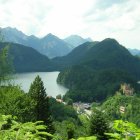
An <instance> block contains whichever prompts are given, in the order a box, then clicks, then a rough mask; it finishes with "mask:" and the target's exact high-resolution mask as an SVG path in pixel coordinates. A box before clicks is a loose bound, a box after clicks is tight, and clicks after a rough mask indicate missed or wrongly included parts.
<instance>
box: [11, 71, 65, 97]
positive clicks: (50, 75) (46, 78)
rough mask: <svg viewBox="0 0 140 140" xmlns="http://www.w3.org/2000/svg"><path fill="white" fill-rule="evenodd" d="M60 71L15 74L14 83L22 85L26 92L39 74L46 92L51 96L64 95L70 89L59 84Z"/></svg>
mask: <svg viewBox="0 0 140 140" xmlns="http://www.w3.org/2000/svg"><path fill="white" fill-rule="evenodd" d="M58 74H59V72H31V73H20V74H15V75H14V79H13V80H12V83H13V84H15V85H17V84H18V85H20V87H21V89H22V90H24V91H25V92H28V91H29V88H30V84H31V83H32V82H33V81H34V79H35V77H36V76H37V75H39V76H40V77H41V79H42V81H43V83H44V87H45V88H46V93H47V94H48V95H49V96H53V97H56V95H58V94H61V95H64V94H65V93H66V92H67V91H68V89H67V88H65V87H63V86H61V85H59V84H57V82H56V79H57V76H58Z"/></svg>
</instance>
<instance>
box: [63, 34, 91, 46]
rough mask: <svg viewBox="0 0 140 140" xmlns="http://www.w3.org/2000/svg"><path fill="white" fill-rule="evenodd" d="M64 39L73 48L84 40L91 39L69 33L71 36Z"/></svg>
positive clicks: (88, 40) (89, 40)
mask: <svg viewBox="0 0 140 140" xmlns="http://www.w3.org/2000/svg"><path fill="white" fill-rule="evenodd" d="M64 41H65V42H67V43H69V44H71V45H72V46H73V48H75V47H77V46H79V45H81V44H83V43H85V42H92V39H91V38H86V39H84V38H82V37H81V36H78V35H71V36H69V37H67V38H65V39H64Z"/></svg>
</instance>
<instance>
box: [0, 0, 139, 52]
mask: <svg viewBox="0 0 140 140" xmlns="http://www.w3.org/2000/svg"><path fill="white" fill-rule="evenodd" d="M8 26H10V27H14V28H17V29H18V30H21V31H22V32H24V33H25V34H27V35H36V36H38V37H43V36H45V35H46V34H48V33H52V34H54V35H56V36H58V37H59V38H62V39H63V38H65V37H67V36H69V35H75V34H76V35H80V36H82V37H83V38H87V37H90V38H92V40H93V41H96V40H98V41H101V40H103V39H105V38H115V39H116V40H118V41H119V42H120V44H122V45H123V46H125V47H127V48H137V49H140V0H0V27H2V28H4V27H8Z"/></svg>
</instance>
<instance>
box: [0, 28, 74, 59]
mask: <svg viewBox="0 0 140 140" xmlns="http://www.w3.org/2000/svg"><path fill="white" fill-rule="evenodd" d="M0 31H1V32H2V34H3V36H4V39H5V41H6V42H13V43H18V44H22V45H25V46H29V47H32V48H34V49H36V50H37V51H39V52H40V53H42V54H44V55H46V56H48V57H49V58H53V57H56V56H64V55H66V54H68V53H69V52H70V51H71V49H72V48H71V45H70V44H67V43H66V42H65V41H63V40H61V39H60V38H58V37H56V36H54V35H52V34H48V35H46V36H45V37H43V38H38V37H36V36H34V35H31V36H27V35H25V34H24V33H23V32H21V31H19V30H18V29H16V28H11V27H7V28H0Z"/></svg>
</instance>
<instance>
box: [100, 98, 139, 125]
mask: <svg viewBox="0 0 140 140" xmlns="http://www.w3.org/2000/svg"><path fill="white" fill-rule="evenodd" d="M120 106H124V107H125V113H124V114H123V115H122V114H121V113H120ZM139 108H140V98H139V97H137V96H124V95H116V96H113V97H110V98H109V99H108V100H107V101H105V102H104V103H103V104H102V106H101V109H102V110H104V111H105V113H106V115H107V116H108V117H109V118H110V120H115V119H121V118H122V119H124V120H127V121H130V122H133V123H135V124H136V125H138V126H140V110H139Z"/></svg>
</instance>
